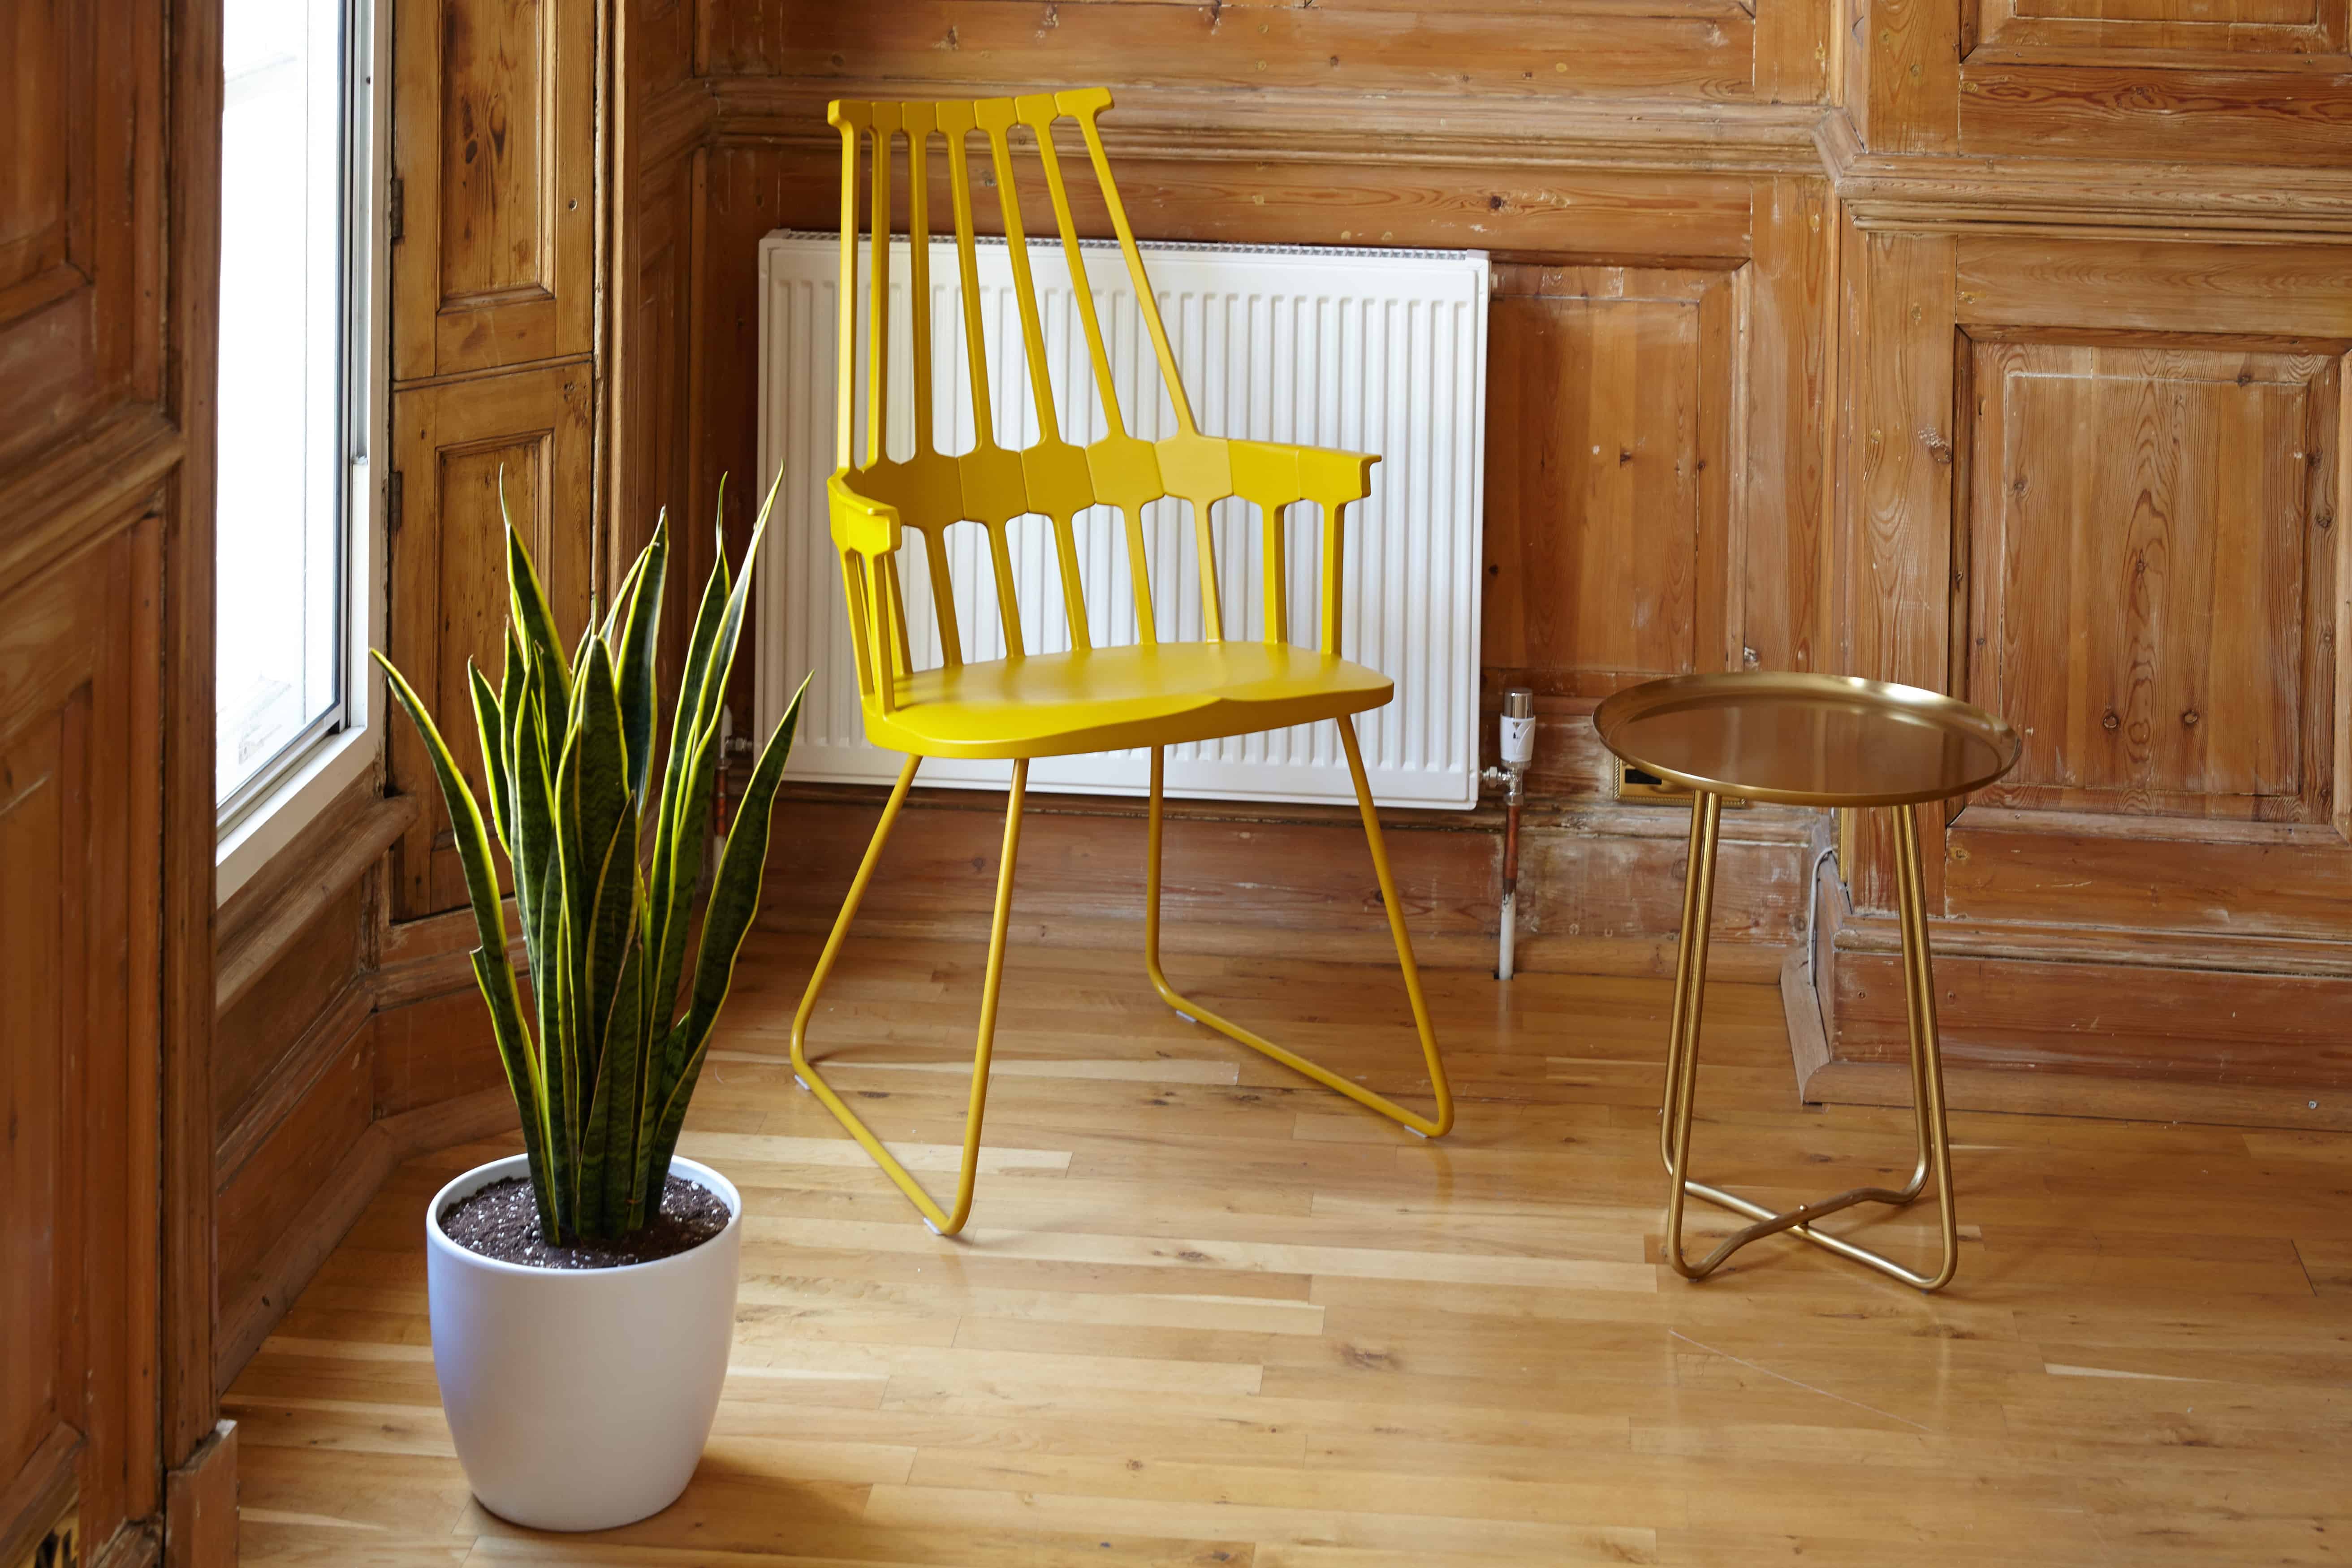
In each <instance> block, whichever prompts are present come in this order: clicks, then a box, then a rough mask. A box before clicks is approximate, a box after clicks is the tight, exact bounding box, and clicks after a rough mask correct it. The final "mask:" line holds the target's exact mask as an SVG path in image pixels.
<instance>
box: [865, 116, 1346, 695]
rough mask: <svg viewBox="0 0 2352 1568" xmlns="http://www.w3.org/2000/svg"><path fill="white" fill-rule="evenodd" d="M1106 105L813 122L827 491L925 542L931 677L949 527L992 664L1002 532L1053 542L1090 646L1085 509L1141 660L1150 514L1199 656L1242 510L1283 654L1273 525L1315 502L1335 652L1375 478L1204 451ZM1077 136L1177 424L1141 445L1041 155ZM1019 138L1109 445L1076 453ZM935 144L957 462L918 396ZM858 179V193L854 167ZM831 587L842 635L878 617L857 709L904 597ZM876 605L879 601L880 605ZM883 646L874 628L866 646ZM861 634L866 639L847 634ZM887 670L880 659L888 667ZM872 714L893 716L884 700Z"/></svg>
mask: <svg viewBox="0 0 2352 1568" xmlns="http://www.w3.org/2000/svg"><path fill="white" fill-rule="evenodd" d="M1110 102H1111V98H1110V93H1109V92H1108V90H1107V89H1102V88H1087V89H1077V90H1074V91H1067V92H1057V93H1052V94H1038V95H1035V96H1032V97H1023V98H994V99H979V100H951V101H945V102H898V103H887V102H849V101H840V102H835V104H834V105H833V106H832V108H831V110H830V113H829V114H828V116H827V118H828V119H829V120H830V121H831V122H832V123H833V124H834V125H835V126H836V127H838V128H839V130H840V132H841V287H840V311H841V320H840V327H839V343H840V349H839V362H840V387H839V406H838V408H837V410H836V414H835V424H836V427H837V429H838V432H839V434H838V447H839V450H838V462H839V467H840V472H839V474H838V475H837V476H836V478H837V479H839V480H841V481H842V482H843V483H844V484H845V487H846V488H847V489H850V490H851V491H853V492H854V493H855V494H856V495H857V496H861V497H864V498H866V499H867V500H873V501H878V502H881V503H884V504H886V505H887V506H889V507H891V508H893V509H894V510H896V511H897V513H898V521H900V523H901V524H902V525H903V526H905V527H908V528H912V529H915V530H917V531H919V533H920V534H921V537H922V540H923V548H924V554H925V558H926V561H927V563H928V565H929V576H930V583H931V593H932V600H933V604H934V606H935V608H936V610H937V617H938V624H939V637H940V656H941V660H942V662H943V663H945V664H949V665H957V664H961V663H962V662H963V650H962V645H961V637H960V636H959V633H958V630H957V624H956V604H955V592H954V584H952V583H951V582H950V573H949V556H948V549H947V543H946V532H947V530H948V528H949V527H950V525H952V524H955V523H958V522H961V521H974V522H978V523H981V524H982V525H983V526H985V528H986V529H987V531H988V547H989V553H990V559H991V561H992V564H993V568H994V573H993V574H994V577H995V590H996V602H997V611H998V616H999V619H1000V622H1001V624H1002V626H1003V632H1004V638H1005V647H1006V651H1007V652H1008V653H1009V654H1015V655H1018V654H1022V653H1024V651H1025V650H1024V647H1023V640H1022V633H1021V616H1020V606H1019V603H1018V600H1017V598H1016V596H1015V591H1014V579H1015V574H1014V571H1013V560H1012V554H1011V547H1010V543H1009V541H1008V535H1007V525H1008V524H1009V523H1011V522H1012V521H1013V519H1015V518H1017V517H1021V516H1024V515H1027V514H1031V513H1035V514H1039V515H1042V516H1044V517H1045V518H1046V519H1047V520H1048V521H1050V522H1051V524H1052V527H1053V531H1054V542H1055V553H1056V556H1057V558H1058V561H1059V565H1060V576H1061V586H1062V604H1063V611H1064V614H1065V616H1066V619H1067V622H1068V626H1069V636H1070V646H1071V647H1073V648H1087V647H1092V646H1093V642H1092V638H1091V637H1090V634H1089V632H1088V629H1087V627H1088V624H1087V605H1086V585H1085V584H1084V583H1083V582H1081V581H1080V574H1079V552H1078V549H1077V542H1076V533H1075V527H1076V522H1075V520H1076V517H1077V515H1078V514H1079V513H1080V512H1082V511H1084V510H1087V508H1089V507H1093V506H1098V505H1099V506H1109V507H1115V508H1117V509H1118V510H1120V511H1121V512H1122V513H1123V514H1124V516H1125V522H1126V533H1127V559H1128V568H1129V578H1130V586H1131V588H1132V593H1133V599H1134V605H1135V613H1136V619H1137V635H1138V637H1139V639H1140V640H1141V641H1143V642H1147V643H1154V642H1158V641H1159V640H1160V628H1159V627H1158V626H1156V625H1155V624H1154V616H1153V613H1152V595H1151V575H1150V563H1149V562H1148V561H1147V560H1146V555H1145V548H1144V546H1145V526H1144V508H1145V507H1146V506H1147V505H1149V504H1150V503H1151V502H1153V501H1155V500H1160V499H1162V498H1165V497H1174V498H1176V499H1178V500H1182V501H1184V502H1186V503H1187V504H1188V505H1189V506H1190V508H1191V510H1192V523H1193V528H1192V532H1193V540H1194V544H1195V549H1196V552H1197V556H1198V568H1199V573H1200V590H1201V606H1202V631H1203V634H1204V636H1205V637H1207V638H1209V639H1210V640H1212V641H1216V640H1222V639H1223V637H1224V635H1225V630H1224V616H1223V606H1222V605H1221V604H1220V601H1219V595H1218V590H1217V584H1218V577H1217V562H1216V551H1215V544H1214V541H1213V537H1212V532H1211V528H1210V509H1211V507H1212V506H1213V505H1214V504H1215V503H1216V502H1217V501H1220V500H1225V499H1226V498H1228V497H1234V496H1238V497H1240V498H1241V499H1243V500H1246V501H1249V502H1251V503H1253V504H1255V506H1256V507H1257V508H1258V510H1259V513H1260V515H1261V518H1262V520H1263V527H1264V531H1265V548H1264V552H1263V554H1264V564H1265V628H1264V635H1265V638H1266V640H1267V641H1269V642H1287V641H1288V640H1289V639H1290V618H1289V608H1288V604H1287V599H1286V592H1287V590H1286V584H1287V580H1288V574H1287V570H1286V555H1285V551H1284V548H1283V527H1284V519H1283V513H1284V510H1285V509H1286V508H1287V507H1288V506H1290V505H1291V504H1292V503H1293V502H1295V501H1298V500H1314V501H1316V502H1317V503H1318V505H1320V506H1321V508H1322V510H1323V513H1324V518H1323V521H1324V531H1323V548H1324V555H1323V562H1322V567H1323V572H1322V575H1323V578H1324V583H1325V588H1326V592H1325V594H1324V595H1323V598H1324V611H1323V616H1322V625H1321V627H1320V630H1321V637H1320V638H1319V644H1318V646H1320V647H1322V648H1323V649H1324V650H1325V651H1326V652H1331V653H1336V652H1337V651H1338V649H1339V620H1338V610H1337V604H1338V597H1339V595H1338V594H1337V593H1336V591H1334V590H1335V588H1336V584H1337V581H1338V572H1339V560H1340V536H1339V524H1340V513H1341V512H1342V510H1344V509H1345V507H1346V506H1347V504H1348V503H1349V501H1351V500H1361V499H1362V498H1363V497H1364V496H1366V495H1367V494H1369V493H1370V467H1371V464H1372V463H1373V462H1375V461H1377V460H1378V459H1377V458H1368V457H1364V456H1361V455H1358V454H1351V453H1340V452H1322V451H1315V450H1309V449H1302V448H1300V447H1294V446H1287V445H1282V444H1279V443H1273V442H1261V441H1245V440H1229V439H1226V438H1224V437H1213V436H1205V435H1202V432H1201V430H1200V428H1199V426H1197V425H1196V424H1195V423H1194V420H1193V416H1192V404H1191V402H1190V401H1189V400H1188V399H1187V398H1186V396H1185V395H1184V385H1183V382H1182V381H1181V378H1180V377H1179V375H1178V374H1177V369H1176V359H1175V355H1174V354H1173V353H1172V352H1171V350H1170V347H1169V342H1168V331H1167V328H1166V327H1165V325H1163V324H1162V322H1161V321H1160V309H1159V304H1158V301H1157V300H1156V299H1155V298H1154V296H1153V294H1152V290H1151V283H1150V278H1149V277H1148V276H1147V275H1146V273H1145V271H1144V267H1143V258H1142V256H1141V254H1140V253H1139V251H1138V250H1137V248H1136V243H1135V232H1134V230H1133V228H1132V227H1131V226H1129V223H1128V217H1127V211H1126V208H1125V206H1124V205H1122V204H1121V202H1120V200H1119V196H1118V187H1117V185H1116V184H1114V183H1113V182H1112V179H1111V173H1110V164H1109V162H1108V159H1107V158H1106V157H1105V155H1104V153H1103V144H1102V136H1101V133H1100V132H1099V130H1098V129H1097V125H1096V118H1097V116H1098V115H1099V114H1100V113H1101V112H1102V110H1106V109H1108V108H1109V107H1110ZM1062 120H1069V121H1075V122H1076V128H1077V132H1078V134H1079V135H1080V136H1081V137H1082V138H1083V139H1084V142H1085V145H1086V151H1087V158H1088V160H1089V161H1090V163H1092V165H1093V171H1094V174H1095V178H1096V181H1097V184H1099V186H1100V188H1101V192H1102V200H1103V205H1104V206H1105V208H1106V209H1107V210H1108V215H1109V217H1110V222H1111V226H1112V228H1113V229H1114V230H1115V231H1116V232H1117V235H1118V247H1119V251H1120V254H1121V255H1122V256H1123V257H1124V258H1125V259H1126V263H1127V269H1128V275H1129V278H1130V279H1132V281H1133V283H1134V287H1135V292H1136V297H1137V303H1138V309H1139V314H1140V316H1141V319H1142V321H1143V324H1144V326H1145V328H1146V329H1147V331H1149V332H1150V339H1151V348H1152V353H1153V354H1154V356H1155V358H1156V359H1157V361H1158V365H1159V371H1160V382H1161V384H1162V385H1163V386H1164V387H1165V388H1166V390H1167V395H1168V399H1169V403H1170V405H1171V408H1172V410H1173V412H1174V415H1175V420H1176V426H1177V428H1176V433H1175V434H1173V435H1171V436H1167V437H1162V438H1160V440H1157V441H1146V440H1142V439H1140V438H1139V437H1135V436H1133V435H1131V434H1130V433H1129V424H1128V420H1127V418H1126V416H1125V415H1124V413H1123V411H1122V410H1121V408H1120V405H1119V400H1118V388H1117V386H1116V385H1115V384H1114V383H1113V379H1112V374H1111V364H1110V356H1109V353H1108V350H1107V349H1106V347H1105V344H1104V338H1103V331H1102V323H1101V321H1099V320H1098V319H1097V310H1096V305H1095V300H1094V295H1093V293H1092V291H1091V289H1088V288H1087V285H1086V279H1087V270H1086V265H1085V261H1084V259H1083V258H1082V255H1081V253H1080V250H1079V244H1078V233H1077V227H1076V220H1075V219H1074V217H1073V216H1072V213H1071V206H1070V195H1069V190H1068V187H1067V185H1066V182H1065V180H1064V176H1063V166H1062V160H1061V157H1060V155H1059V153H1058V152H1057V150H1056V148H1055V124H1056V122H1057V121H1062ZM1015 126H1025V127H1027V128H1028V130H1029V132H1030V135H1031V137H1033V138H1034V142H1035V152H1036V157H1037V160H1038V162H1039V163H1040V164H1041V165H1042V167H1043V170H1044V174H1045V190H1046V194H1047V195H1048V196H1049V197H1050V199H1051V201H1052V203H1053V209H1054V219H1055V225H1056V226H1057V227H1058V229H1059V231H1060V237H1061V241H1062V249H1063V254H1064V256H1065V258H1066V260H1067V263H1068V267H1069V272H1070V279H1071V283H1072V290H1071V292H1072V298H1073V301H1074V303H1075V306H1076V314H1077V319H1078V322H1079V324H1080V326H1081V327H1082V328H1083V329H1084V331H1085V333H1086V339H1087V356H1088V362H1089V363H1090V365H1091V367H1092V372H1093V377H1094V389H1095V392H1096V395H1097V397H1098V399H1099V406H1100V408H1101V410H1102V413H1103V416H1104V421H1105V424H1106V426H1108V433H1107V434H1105V435H1104V436H1102V437H1101V438H1099V439H1097V440H1095V441H1092V442H1090V443H1088V444H1087V445H1085V446H1083V447H1081V446H1076V445H1073V444H1072V443H1071V442H1069V441H1068V440H1067V439H1066V438H1065V437H1064V435H1063V432H1062V425H1061V419H1060V416H1059V414H1058V411H1057V409H1056V407H1055V393H1054V386H1053V383H1052V380H1051V378H1050V376H1049V374H1048V369H1047V366H1048V354H1047V350H1046V342H1045V331H1044V329H1043V325H1042V322H1041V318H1040V313H1039V310H1038V304H1037V292H1036V288H1035V284H1034V280H1033V278H1032V276H1031V271H1030V262H1029V252H1028V240H1027V237H1026V235H1025V234H1024V231H1023V226H1022V221H1021V201H1020V196H1019V189H1018V186H1017V184H1016V183H1015V180H1014V170H1013V142H1012V141H1011V133H1012V132H1013V127H1015ZM974 132H978V133H979V134H980V135H981V136H982V138H984V140H985V143H986V150H985V154H984V156H985V157H986V159H987V160H988V171H989V173H990V174H992V177H993V184H994V189H995V193H996V198H997V206H998V210H999V213H1000V215H1001V216H1002V219H1003V226H1004V237H1005V243H1006V249H1007V251H1008V253H1009V257H1010V259H1011V262H1012V272H1013V293H1014V297H1015V302H1016V304H1017V306H1018V309H1019V313H1020V321H1021V342H1022V348H1023V351H1024V354H1025V356H1026V361H1027V367H1028V382H1029V388H1030V394H1031V398H1032V401H1033V404H1034V407H1035V411H1036V422H1037V428H1038V430H1039V432H1040V438H1039V439H1038V440H1037V441H1036V442H1035V443H1034V445H1031V446H1028V447H1020V448H1017V449H1011V448H1007V447H1003V445H1001V444H1000V443H999V442H998V440H997V437H996V433H995V430H994V428H993V422H992V417H991V407H992V404H991V399H990V377H989V368H988V353H987V344H986V342H985V336H984V333H983V331H982V321H981V310H980V278H979V266H978V259H977V251H976V240H975V236H974V229H973V218H972V194H971V187H972V177H971V158H972V156H973V153H972V149H971V137H972V135H973V133H974ZM935 137H936V138H939V139H940V140H942V141H943V142H944V143H945V154H946V156H945V160H944V162H945V163H946V167H947V173H948V193H949V197H950V206H951V209H952V212H953V215H954V225H955V238H956V258H957V263H958V267H959V268H960V271H961V299H962V318H963V337H964V359H965V366H966V371H967V374H969V376H970V378H971V415H972V420H973V426H974V435H975V437H976V439H975V441H974V444H973V446H972V447H971V450H969V451H967V452H963V453H960V454H949V453H945V452H942V451H941V450H940V447H939V445H938V442H937V440H936V438H935V433H934V431H933V428H932V426H933V423H934V421H933V415H932V387H931V359H932V343H931V322H930V311H929V309H928V308H927V307H926V305H925V304H924V303H922V302H925V301H928V300H929V298H930V232H931V205H930V185H931V176H930V169H931V150H932V146H933V138H935ZM902 150H903V155H904V156H905V159H906V164H905V166H906V168H907V171H908V190H907V193H906V202H905V206H904V216H905V224H906V228H905V232H906V234H907V236H908V240H909V242H910V243H909V246H908V266H909V268H910V272H909V277H908V286H909V290H908V291H909V296H910V298H911V299H912V300H915V301H917V302H918V303H917V305H916V307H915V309H914V310H912V311H911V316H910V331H911V332H912V335H913V343H912V349H913V353H912V362H913V375H914V396H913V404H914V420H913V424H914V430H913V437H914V447H913V451H912V453H911V454H910V455H909V456H908V457H907V458H903V459H902V458H892V457H890V456H889V455H888V450H887V447H888V442H887V433H886V424H887V421H886V410H887V407H888V405H889V402H888V399H889V374H890V358H891V355H890V342H889V340H890V324H891V323H890V315H891V311H890V307H889V295H890V288H889V285H890V279H891V271H890V268H891V259H890V252H891V245H890V237H891V230H892V228H893V226H894V218H893V191H892V180H893V165H894V163H896V161H897V158H898V156H899V155H900V153H901V152H902ZM861 158H862V159H864V161H865V163H866V170H865V174H864V177H863V178H862V179H861V177H860V170H859V162H860V159H861ZM861 189H862V190H863V191H864V193H865V208H866V218H867V222H866V225H865V237H866V242H867V245H868V247H869V250H868V259H867V264H866V277H867V279H868V285H869V287H868V299H867V305H866V309H867V324H866V354H865V359H866V408H865V416H866V417H865V426H866V439H865V450H864V453H863V456H862V459H861V458H860V457H859V455H858V454H856V452H855V451H854V449H853V448H854V444H855V443H854V437H853V425H854V423H855V418H854V416H855V415H856V370H857V333H856V310H857V305H856V293H857V289H856V284H857V272H858V259H857V251H858V242H859V238H860V228H861V226H860V223H859V205H860V202H859V195H860V192H861ZM843 569H844V571H845V574H848V575H849V577H850V580H851V581H850V600H851V613H852V616H853V617H854V618H855V617H858V616H860V614H861V612H866V611H869V610H871V611H878V612H880V613H881V614H883V615H885V616H887V618H888V619H889V621H890V623H891V625H890V626H889V628H888V630H887V632H886V633H883V635H879V636H876V637H872V638H871V640H870V641H869V640H868V639H867V638H866V637H864V636H863V635H861V636H860V647H859V652H860V671H859V684H860V686H861V688H862V689H863V690H864V693H865V695H866V697H867V698H868V700H872V699H874V698H875V697H876V696H877V693H876V691H875V689H874V685H875V682H874V671H873V670H872V669H871V668H868V664H869V660H868V658H867V657H866V653H867V650H868V649H869V648H871V649H873V650H875V652H876V654H877V657H878V658H879V659H880V660H881V661H882V662H883V663H884V664H885V665H888V664H893V663H895V664H896V665H897V666H898V668H899V669H901V670H903V669H904V668H906V664H907V653H906V648H907V637H906V625H905V609H904V592H903V589H902V588H901V587H900V586H899V584H898V577H897V574H896V573H895V572H888V573H882V574H877V579H876V581H877V585H878V589H879V592H878V594H873V595H869V594H867V593H866V591H865V589H864V585H863V583H862V581H861V580H860V579H859V577H858V569H857V566H856V563H855V562H853V561H852V560H851V559H850V558H849V555H848V553H847V552H844V558H843ZM877 598H880V599H883V600H887V603H886V604H878V605H877V604H876V603H875V602H874V601H875V600H876V599H877ZM879 629H880V628H877V631H878V630H879ZM860 631H861V633H862V631H863V628H860ZM893 653H895V655H896V658H895V659H894V658H891V657H890V656H891V655H892V654H893ZM881 700H882V701H883V703H884V704H885V706H887V705H888V703H889V700H890V699H889V696H888V691H887V683H885V686H884V691H883V692H882V694H881Z"/></svg>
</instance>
